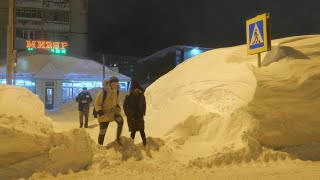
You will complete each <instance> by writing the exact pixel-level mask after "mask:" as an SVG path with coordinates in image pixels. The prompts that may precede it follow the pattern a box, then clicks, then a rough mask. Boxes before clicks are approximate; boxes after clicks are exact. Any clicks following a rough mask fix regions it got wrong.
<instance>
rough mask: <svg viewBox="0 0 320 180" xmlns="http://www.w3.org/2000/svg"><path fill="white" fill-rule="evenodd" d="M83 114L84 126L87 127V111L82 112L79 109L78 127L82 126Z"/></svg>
mask: <svg viewBox="0 0 320 180" xmlns="http://www.w3.org/2000/svg"><path fill="white" fill-rule="evenodd" d="M83 116H84V127H85V128H87V127H88V119H89V117H88V116H89V113H88V112H82V111H79V120H80V127H81V128H82V126H83Z"/></svg>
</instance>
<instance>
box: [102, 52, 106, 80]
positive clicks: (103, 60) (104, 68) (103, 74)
mask: <svg viewBox="0 0 320 180" xmlns="http://www.w3.org/2000/svg"><path fill="white" fill-rule="evenodd" d="M102 64H103V66H102V80H105V79H106V72H105V71H106V59H105V57H104V54H102Z"/></svg>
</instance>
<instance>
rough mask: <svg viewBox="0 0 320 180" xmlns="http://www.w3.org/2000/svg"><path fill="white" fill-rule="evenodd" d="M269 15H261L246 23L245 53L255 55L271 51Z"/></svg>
mask: <svg viewBox="0 0 320 180" xmlns="http://www.w3.org/2000/svg"><path fill="white" fill-rule="evenodd" d="M269 17H270V16H269V14H266V13H265V14H262V15H259V16H257V17H255V18H252V19H249V20H247V22H246V29H247V30H246V31H247V52H248V54H249V55H251V54H257V53H261V52H265V51H270V49H271V37H270V20H269Z"/></svg>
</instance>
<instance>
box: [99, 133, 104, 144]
mask: <svg viewBox="0 0 320 180" xmlns="http://www.w3.org/2000/svg"><path fill="white" fill-rule="evenodd" d="M104 136H105V135H100V134H99V137H98V143H99V144H100V145H103V141H104Z"/></svg>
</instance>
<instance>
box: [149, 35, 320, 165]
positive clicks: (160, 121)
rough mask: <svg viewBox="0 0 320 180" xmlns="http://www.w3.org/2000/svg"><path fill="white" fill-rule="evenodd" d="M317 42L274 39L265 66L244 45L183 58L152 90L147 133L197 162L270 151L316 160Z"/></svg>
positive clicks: (319, 129) (319, 104) (319, 118)
mask: <svg viewBox="0 0 320 180" xmlns="http://www.w3.org/2000/svg"><path fill="white" fill-rule="evenodd" d="M319 41H320V36H305V37H298V38H286V39H283V40H278V41H273V45H275V46H274V47H273V51H271V52H269V53H268V54H263V56H264V57H265V59H264V61H265V62H264V64H266V65H267V64H270V65H269V66H266V67H262V68H260V69H259V68H256V67H255V64H256V56H247V55H246V46H244V45H243V46H238V47H232V48H224V49H217V50H213V51H209V52H206V53H203V54H201V55H199V56H196V57H194V58H192V59H190V60H188V61H185V62H184V63H182V64H181V65H179V66H178V67H176V68H175V69H174V70H173V71H171V72H170V73H168V74H167V75H165V76H163V77H161V78H160V79H159V80H158V81H156V82H155V83H154V84H152V85H151V86H150V87H149V88H148V89H147V91H146V96H147V101H148V111H147V116H146V121H147V123H146V125H147V130H149V131H147V132H149V133H150V135H151V136H158V137H163V138H165V139H166V140H168V142H169V145H170V147H171V148H172V149H173V152H174V153H176V155H175V156H174V157H176V158H177V159H178V160H181V161H182V162H189V163H190V164H192V165H197V166H212V165H215V164H216V165H217V164H218V165H219V164H221V163H227V164H229V163H232V162H242V161H251V160H263V161H268V159H269V156H270V157H274V158H276V159H277V158H283V159H285V158H294V157H298V158H301V159H311V160H319V159H320V155H319V153H317V152H319V147H320V146H319V141H320V111H319V108H320V56H319V48H320V45H319V43H318V42H319ZM275 51H276V52H275ZM266 62H268V63H266ZM151 129H152V130H151ZM154 129H156V130H154ZM169 145H168V146H169ZM292 146H294V147H292ZM306 147H312V148H313V149H312V150H310V148H306ZM270 149H271V150H270ZM274 149H277V150H281V151H277V152H276V151H273V150H274ZM306 149H308V151H305V150H306Z"/></svg>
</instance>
